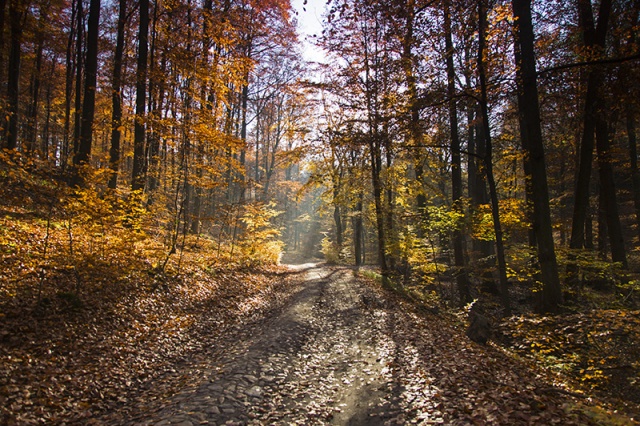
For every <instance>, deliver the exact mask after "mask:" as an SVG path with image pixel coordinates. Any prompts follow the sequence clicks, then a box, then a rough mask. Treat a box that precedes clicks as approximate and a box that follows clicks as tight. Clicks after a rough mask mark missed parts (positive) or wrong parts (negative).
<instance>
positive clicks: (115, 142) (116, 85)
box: [109, 0, 127, 189]
mask: <svg viewBox="0 0 640 426" xmlns="http://www.w3.org/2000/svg"><path fill="white" fill-rule="evenodd" d="M126 19H127V0H120V1H119V8H118V29H117V34H116V51H115V54H114V57H113V79H112V82H111V85H112V87H111V90H112V93H111V104H112V111H111V146H110V148H109V167H110V168H111V176H110V177H109V188H111V189H116V185H117V183H118V168H119V167H120V165H119V163H120V138H121V135H122V129H121V127H122V57H123V54H124V29H125V23H126Z"/></svg>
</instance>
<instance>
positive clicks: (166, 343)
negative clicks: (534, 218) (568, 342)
mask: <svg viewBox="0 0 640 426" xmlns="http://www.w3.org/2000/svg"><path fill="white" fill-rule="evenodd" d="M212 277H215V280H214V278H212ZM154 289H155V290H154ZM127 294H129V295H130V294H131V289H128V290H127ZM122 300H123V303H121V304H114V306H112V307H111V308H109V309H105V308H104V307H103V308H100V307H99V306H91V305H84V306H81V307H79V308H78V309H75V308H74V307H73V300H70V301H67V300H56V301H52V303H54V302H55V303H58V304H62V305H64V304H69V305H70V306H68V309H67V310H61V311H59V312H57V313H56V314H55V315H54V314H53V313H52V314H51V315H44V316H43V315H40V316H34V317H31V318H28V317H25V316H24V315H23V316H20V315H17V314H16V315H12V314H11V312H9V311H7V312H5V313H3V321H2V322H0V356H1V361H2V367H3V368H2V370H0V424H6V425H22V424H83V425H85V424H86V425H92V424H93V425H102V424H113V425H120V424H130V425H158V426H160V425H173V424H175V425H182V426H188V425H197V424H214V425H222V424H229V425H232V424H235V425H244V424H255V425H258V424H304V425H307V424H340V425H401V424H449V425H456V424H459V425H467V424H477V425H485V424H495V425H500V424H504V425H507V424H508V425H513V424H523V425H525V424H545V425H547V424H549V425H551V424H561V425H572V424H574V425H586V424H608V425H613V424H635V423H634V421H633V420H632V419H631V417H630V416H631V415H626V416H625V415H622V414H616V413H615V411H614V410H613V409H612V408H610V406H608V405H606V403H604V401H603V400H602V399H601V398H599V397H596V396H595V395H591V394H586V393H585V394H582V393H577V392H575V391H574V389H573V388H567V387H566V386H565V384H564V383H563V382H562V381H559V380H558V378H557V376H556V375H554V374H552V373H550V372H549V370H548V369H542V368H540V364H539V363H536V362H530V360H528V359H526V358H524V357H518V356H515V355H514V353H513V352H512V351H507V350H505V349H504V348H503V347H502V346H500V345H497V344H494V343H490V344H489V345H478V344H476V343H473V342H471V341H470V340H469V339H468V338H467V337H466V336H465V334H464V321H456V320H455V316H452V315H450V314H449V313H446V312H442V313H437V314H434V313H430V312H428V311H425V310H424V309H420V308H419V307H418V306H417V305H415V304H413V303H410V302H408V301H407V300H406V299H404V298H402V297H400V296H398V295H397V294H395V293H393V292H391V291H389V290H384V289H382V288H381V287H380V285H379V284H378V283H377V282H376V281H375V280H373V279H369V278H366V276H365V275H363V274H360V273H357V272H356V271H355V270H354V269H352V268H347V267H340V266H327V265H323V264H317V263H300V264H298V265H290V266H288V267H274V268H271V269H268V268H267V269H263V270H260V271H253V272H247V271H243V270H237V271H232V270H224V269H221V270H217V271H214V272H212V273H211V274H209V275H206V274H204V275H203V274H198V273H195V272H194V273H193V274H186V273H185V274H183V275H182V276H181V277H180V280H174V281H166V282H162V285H160V286H159V287H157V288H156V287H152V288H151V289H149V288H146V287H145V289H143V290H141V291H139V292H138V293H137V296H136V298H135V300H134V299H122ZM62 305H61V306H62ZM534 327H537V326H536V325H534ZM517 329H518V327H516V326H514V327H513V330H517ZM516 337H517V336H516ZM517 342H519V343H522V342H524V343H525V344H528V342H527V341H526V340H525V339H524V337H522V336H520V337H518V338H517Z"/></svg>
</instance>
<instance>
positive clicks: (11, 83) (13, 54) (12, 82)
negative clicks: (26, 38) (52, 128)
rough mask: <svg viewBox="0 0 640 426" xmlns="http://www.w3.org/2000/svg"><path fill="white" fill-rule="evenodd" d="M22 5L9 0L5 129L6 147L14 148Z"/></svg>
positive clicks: (22, 18)
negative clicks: (9, 37) (9, 40)
mask: <svg viewBox="0 0 640 426" xmlns="http://www.w3.org/2000/svg"><path fill="white" fill-rule="evenodd" d="M24 15H25V11H24V5H23V4H22V1H21V0H10V2H9V18H10V24H9V26H10V31H11V48H10V51H9V75H8V79H7V100H8V102H7V103H8V116H9V119H8V123H7V126H6V130H5V132H6V133H5V139H6V147H7V148H8V149H16V148H17V146H18V122H19V114H20V109H19V103H20V60H21V58H22V30H23V28H22V27H23V21H24Z"/></svg>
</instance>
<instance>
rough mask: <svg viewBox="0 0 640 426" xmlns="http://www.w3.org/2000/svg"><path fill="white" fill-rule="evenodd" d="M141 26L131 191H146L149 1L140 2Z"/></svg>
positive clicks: (139, 30)
mask: <svg viewBox="0 0 640 426" xmlns="http://www.w3.org/2000/svg"><path fill="white" fill-rule="evenodd" d="M139 13H140V26H139V28H138V67H137V71H136V119H135V126H134V136H133V174H132V178H131V189H132V190H133V191H140V190H142V189H144V186H145V183H146V182H145V181H146V174H147V170H146V169H147V160H146V155H145V154H146V147H145V143H146V99H147V62H148V56H149V0H140V6H139Z"/></svg>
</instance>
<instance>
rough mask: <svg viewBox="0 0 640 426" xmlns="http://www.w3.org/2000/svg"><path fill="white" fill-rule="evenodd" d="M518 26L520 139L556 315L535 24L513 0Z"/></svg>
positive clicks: (527, 7) (547, 292)
mask: <svg viewBox="0 0 640 426" xmlns="http://www.w3.org/2000/svg"><path fill="white" fill-rule="evenodd" d="M512 6H513V15H514V25H515V49H514V52H515V60H516V83H517V90H518V111H519V114H518V118H519V122H520V138H521V140H522V147H523V149H524V152H525V156H526V157H527V158H526V160H525V161H527V162H528V163H529V170H530V175H528V176H526V179H528V180H529V181H530V182H531V184H530V185H531V196H532V198H533V217H534V220H533V224H532V225H533V228H534V232H535V239H536V243H537V250H538V262H539V264H540V272H541V274H540V277H541V280H542V284H543V293H542V294H543V301H542V308H543V309H544V310H545V311H547V312H555V311H556V310H557V309H558V303H559V302H560V300H561V296H562V292H561V289H560V279H559V276H558V265H557V261H556V255H555V247H554V241H553V229H552V224H551V213H550V209H549V188H548V186H547V171H546V170H547V166H546V162H545V155H544V145H543V143H542V130H541V128H540V107H539V105H538V85H537V81H536V78H537V74H536V61H535V52H534V34H533V24H532V22H531V0H513V1H512Z"/></svg>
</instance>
